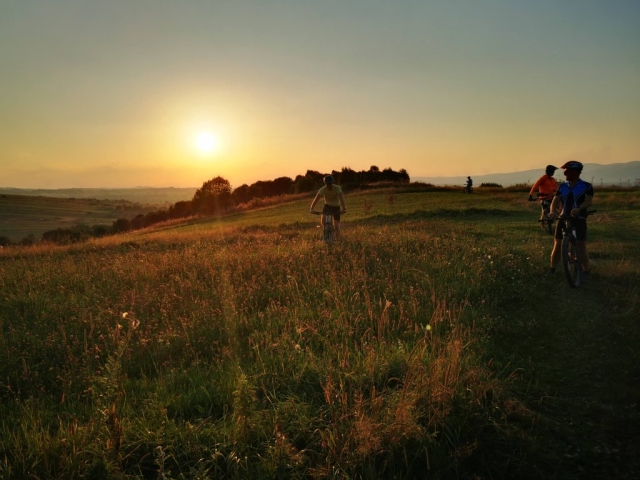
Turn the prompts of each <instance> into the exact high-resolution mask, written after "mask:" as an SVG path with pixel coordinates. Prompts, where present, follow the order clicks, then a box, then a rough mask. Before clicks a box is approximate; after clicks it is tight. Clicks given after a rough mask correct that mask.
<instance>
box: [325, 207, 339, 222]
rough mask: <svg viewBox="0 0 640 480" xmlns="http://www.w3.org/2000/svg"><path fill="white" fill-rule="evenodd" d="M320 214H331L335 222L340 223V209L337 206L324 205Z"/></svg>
mask: <svg viewBox="0 0 640 480" xmlns="http://www.w3.org/2000/svg"><path fill="white" fill-rule="evenodd" d="M322 213H331V214H333V218H334V219H335V221H336V222H339V221H340V207H339V206H333V205H327V204H325V205H324V208H323V209H322Z"/></svg>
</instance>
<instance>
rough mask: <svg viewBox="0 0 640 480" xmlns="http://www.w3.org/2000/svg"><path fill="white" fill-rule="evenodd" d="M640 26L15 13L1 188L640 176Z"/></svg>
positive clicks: (545, 5)
mask: <svg viewBox="0 0 640 480" xmlns="http://www.w3.org/2000/svg"><path fill="white" fill-rule="evenodd" d="M638 25H640V2H639V1H636V0H627V1H625V0H611V1H601V0H536V1H525V0H483V1H475V0H451V1H445V0H443V1H436V0H434V1H429V0H422V1H418V0H394V1H380V0H322V1H320V0H317V1H311V0H261V1H248V0H229V1H224V0H180V1H178V0H110V1H108V2H107V1H101V0H83V1H80V0H56V1H49V0H39V1H38V0H0V86H1V88H0V187H18V188H70V187H83V188H90V187H97V188H118V187H134V186H154V187H169V186H173V187H198V186H200V185H202V183H203V182H205V181H206V180H209V179H210V178H213V177H215V176H218V175H220V176H223V177H224V178H226V179H228V180H229V181H230V182H231V184H232V186H233V187H237V186H239V185H241V184H243V183H248V184H250V183H253V182H255V181H258V180H271V179H274V178H277V177H280V176H290V177H295V176H296V175H298V174H304V173H305V172H306V171H307V170H317V171H320V172H329V171H331V170H340V169H341V168H343V167H349V168H352V169H354V170H368V169H369V168H370V166H372V165H376V166H378V167H380V168H387V167H390V168H393V169H394V170H399V169H401V168H404V169H406V170H407V171H408V172H409V174H410V175H411V176H413V177H418V176H429V177H433V176H455V175H465V176H466V175H483V174H488V173H501V172H515V171H521V170H528V169H531V168H541V169H544V166H545V165H546V164H548V163H554V164H556V165H557V164H558V163H562V162H564V161H566V160H569V159H576V160H580V161H582V162H585V163H601V164H608V163H619V162H629V161H634V160H640V135H638V132H640V28H638ZM198 139H199V140H198Z"/></svg>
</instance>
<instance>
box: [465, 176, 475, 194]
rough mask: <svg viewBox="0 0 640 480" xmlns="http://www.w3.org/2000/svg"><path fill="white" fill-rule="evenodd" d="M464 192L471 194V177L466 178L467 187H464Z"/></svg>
mask: <svg viewBox="0 0 640 480" xmlns="http://www.w3.org/2000/svg"><path fill="white" fill-rule="evenodd" d="M464 190H465V192H467V193H471V192H473V180H471V177H467V186H466V187H464Z"/></svg>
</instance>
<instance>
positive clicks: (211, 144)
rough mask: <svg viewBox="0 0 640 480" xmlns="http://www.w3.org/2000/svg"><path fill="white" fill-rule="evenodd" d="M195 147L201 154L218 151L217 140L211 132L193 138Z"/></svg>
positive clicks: (201, 133)
mask: <svg viewBox="0 0 640 480" xmlns="http://www.w3.org/2000/svg"><path fill="white" fill-rule="evenodd" d="M194 143H195V147H196V149H197V150H198V152H200V153H202V154H209V153H213V152H215V151H216V150H217V149H218V146H219V142H218V138H217V137H216V136H215V135H213V134H212V133H211V132H200V133H199V134H198V135H197V136H196V138H195V142H194Z"/></svg>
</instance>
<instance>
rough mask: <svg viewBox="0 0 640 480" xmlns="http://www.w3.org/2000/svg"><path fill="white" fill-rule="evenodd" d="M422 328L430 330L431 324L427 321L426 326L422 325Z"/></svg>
mask: <svg viewBox="0 0 640 480" xmlns="http://www.w3.org/2000/svg"><path fill="white" fill-rule="evenodd" d="M424 329H425V330H427V331H429V330H431V325H430V324H428V323H427V326H426V327H424Z"/></svg>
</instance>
